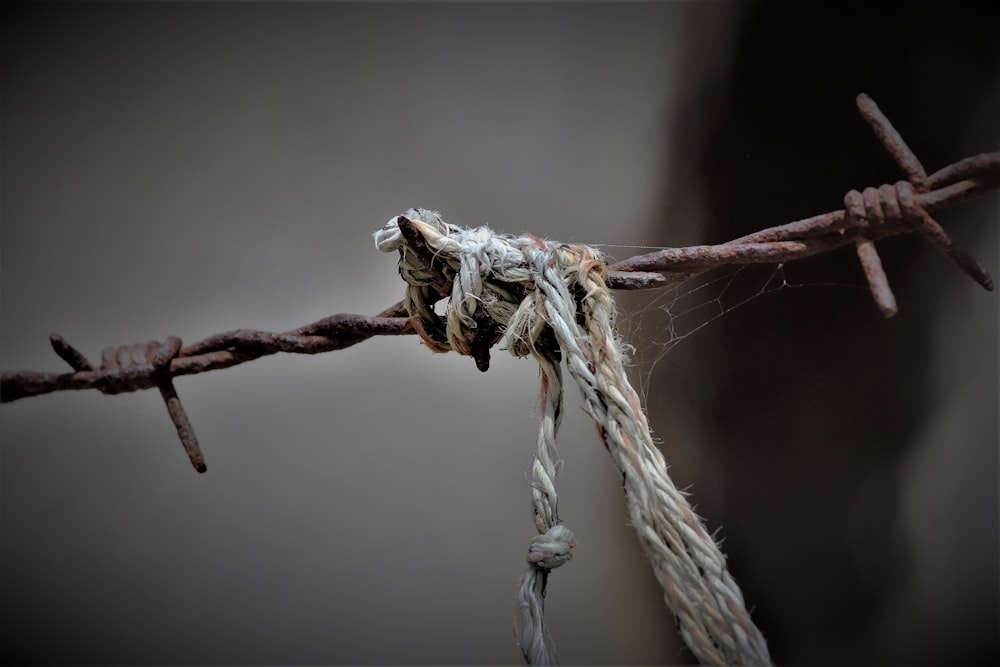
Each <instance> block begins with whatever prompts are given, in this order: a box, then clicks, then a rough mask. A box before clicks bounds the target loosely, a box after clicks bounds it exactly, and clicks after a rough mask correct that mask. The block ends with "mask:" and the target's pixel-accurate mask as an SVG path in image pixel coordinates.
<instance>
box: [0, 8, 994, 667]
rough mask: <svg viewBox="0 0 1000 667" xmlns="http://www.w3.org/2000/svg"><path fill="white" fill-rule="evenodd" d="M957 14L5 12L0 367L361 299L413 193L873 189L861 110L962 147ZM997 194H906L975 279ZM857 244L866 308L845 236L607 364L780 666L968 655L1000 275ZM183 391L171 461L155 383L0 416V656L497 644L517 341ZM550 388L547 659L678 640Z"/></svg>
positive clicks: (570, 229) (584, 235) (970, 42)
mask: <svg viewBox="0 0 1000 667" xmlns="http://www.w3.org/2000/svg"><path fill="white" fill-rule="evenodd" d="M949 7H952V6H951V5H949ZM973 7H974V5H968V6H966V5H963V4H961V3H959V4H957V5H955V6H954V9H953V10H949V11H948V12H944V11H941V12H930V11H923V10H917V9H913V10H912V11H908V12H899V11H893V10H891V9H883V10H872V9H866V10H861V9H859V8H854V7H851V6H849V5H838V6H837V8H836V10H834V9H825V10H823V11H822V12H820V13H819V14H818V15H813V14H807V13H806V12H805V11H804V10H801V9H794V8H792V7H791V6H781V5H774V4H768V5H756V4H747V5H735V4H726V3H634V4H633V3H618V4H611V3H579V4H578V3H552V4H537V5H535V4H526V3H498V4H488V3H467V4H466V3H400V4H395V3H369V4H349V3H303V4H284V3H281V4H279V3H260V4H257V3H249V4H248V3H233V4H228V3H226V4H155V5H150V4H107V5H100V4H87V3H79V4H73V5H55V4H38V3H34V4H27V5H13V6H12V5H9V4H5V5H4V9H3V19H4V20H3V27H2V28H0V30H2V68H3V69H2V76H3V79H2V85H3V89H2V147H3V155H2V158H3V160H2V228H0V234H2V236H0V269H2V275H0V278H2V282H0V298H2V302H0V306H2V319H0V335H2V348H0V368H2V369H4V370H14V369H32V370H61V365H60V364H61V362H59V361H58V360H57V359H56V358H55V356H54V355H53V354H52V352H51V351H50V349H49V347H48V344H47V341H46V337H47V336H48V335H49V334H50V333H53V332H58V333H60V334H62V335H63V336H65V337H66V338H67V339H68V340H69V341H70V342H71V343H73V344H74V345H75V346H77V347H78V348H79V349H81V350H82V351H83V352H84V353H85V354H87V355H89V356H90V357H91V359H96V358H98V356H99V353H100V350H101V349H102V348H103V347H105V346H108V345H118V344H124V343H133V342H139V341H145V340H149V339H158V340H162V339H163V338H165V337H166V336H167V335H170V334H176V335H179V336H181V337H182V338H183V339H184V340H185V341H186V342H194V341H196V340H199V339H201V338H203V337H205V336H207V335H210V334H213V333H217V332H221V331H225V330H229V329H235V328H240V327H253V328H258V329H265V330H272V331H281V330H287V329H290V328H293V327H297V326H299V325H301V324H304V323H307V322H310V321H313V320H316V319H319V318H321V317H324V316H326V315H330V314H333V313H338V312H355V313H367V314H373V313H375V312H377V311H379V310H382V309H383V308H385V307H387V306H389V305H391V304H393V303H395V302H396V301H397V300H399V299H400V298H401V295H402V293H403V283H402V282H401V281H400V280H399V279H398V276H397V275H396V267H395V257H394V256H391V255H382V254H380V253H378V252H377V251H376V250H375V248H374V244H373V242H372V239H371V234H372V232H373V231H374V230H375V229H377V228H378V227H380V226H381V225H382V224H383V223H384V222H385V220H387V219H388V218H389V217H391V216H393V215H396V214H398V213H400V212H402V211H403V210H405V209H406V208H408V207H410V206H424V207H429V208H435V209H438V210H440V211H441V212H442V214H443V215H444V217H445V219H446V220H448V221H450V222H452V223H456V224H462V225H479V224H489V225H491V226H492V227H493V228H494V229H497V230H499V231H505V232H510V233H520V232H522V231H530V232H532V233H534V234H536V235H539V236H545V237H549V238H554V239H560V240H564V241H574V242H585V243H604V244H644V243H645V244H656V245H684V244H691V243H700V242H721V241H724V240H726V239H728V238H732V237H735V236H738V235H741V234H744V233H748V232H751V231H754V230H756V229H758V228H761V227H765V226H770V225H773V224H779V223H782V222H787V221H790V220H793V219H796V218H801V217H807V216H809V215H813V214H816V213H820V212H824V211H826V210H831V209H834V208H839V207H840V205H841V203H840V200H841V198H842V196H843V193H844V192H845V191H846V190H847V189H849V188H861V187H864V186H866V185H877V184H879V183H882V182H892V181H894V180H896V179H897V178H899V177H900V175H899V172H898V170H896V168H895V167H894V165H893V164H892V163H891V161H890V160H889V159H888V158H886V157H885V156H884V155H882V154H881V152H880V150H881V149H880V148H879V147H878V145H877V143H876V142H875V140H874V138H873V137H872V135H871V132H870V131H869V130H868V128H867V127H866V126H865V125H864V123H863V122H862V121H861V120H860V118H859V117H858V115H857V113H856V111H855V110H854V106H853V97H854V95H855V94H856V93H858V92H861V91H865V92H868V93H870V94H871V95H872V96H873V97H874V98H875V99H876V101H878V102H879V103H880V104H881V105H882V107H883V109H884V110H885V111H886V113H887V114H888V115H889V117H890V118H891V119H893V120H894V121H895V122H896V124H897V126H898V127H899V129H900V130H901V131H902V132H903V134H904V136H905V137H906V138H907V140H908V141H909V142H910V144H911V146H912V147H913V148H914V149H915V150H916V151H917V153H918V155H920V156H921V157H922V159H923V160H924V162H925V165H926V166H927V167H928V169H930V170H934V169H936V168H938V167H939V166H942V165H943V164H946V163H947V162H951V161H953V160H956V159H959V158H961V157H964V156H966V155H968V154H972V153H976V152H982V151H988V150H996V149H997V147H998V143H1000V141H998V134H1000V133H998V128H997V121H996V119H997V118H998V117H1000V113H998V108H997V87H998V86H997V84H998V74H997V73H998V67H997V55H998V53H997V47H996V45H995V44H996V42H995V39H994V38H995V35H992V33H993V32H995V30H993V29H992V25H995V24H991V22H990V21H989V20H987V19H988V17H987V16H985V15H980V14H977V11H982V10H974V9H972V8H973ZM817 11H818V10H817ZM873 12H874V15H873V14H872V13H873ZM998 205H1000V204H998V198H997V196H996V195H995V194H994V195H991V196H990V197H987V198H984V199H982V200H980V201H978V202H975V203H972V204H968V205H965V206H963V207H962V208H961V209H957V210H956V211H954V212H951V213H947V214H943V215H942V216H941V217H940V219H941V221H942V222H943V223H944V224H945V226H946V227H947V228H948V229H949V230H950V231H953V232H954V234H955V237H956V239H958V240H959V242H960V243H962V244H963V245H964V246H965V247H967V248H969V249H970V250H972V251H973V252H974V253H975V254H976V255H977V256H978V257H979V258H980V259H981V260H982V261H983V262H984V264H985V265H986V266H987V268H988V269H990V270H991V271H992V272H993V273H994V275H996V274H997V237H996V229H997V225H996V223H997V222H998V220H997V218H998ZM882 246H883V248H882V254H883V260H884V261H885V263H886V266H887V270H888V272H889V276H890V281H891V282H892V284H893V286H894V288H895V289H896V295H897V298H898V299H899V302H900V308H901V312H900V314H899V315H898V316H897V317H896V318H894V319H893V320H890V321H884V320H883V319H882V318H881V317H880V315H879V314H878V312H877V310H876V309H875V307H874V305H873V304H872V303H871V301H870V299H869V298H868V297H867V295H866V293H865V291H864V289H863V284H864V282H863V277H862V276H861V272H860V269H859V268H858V267H857V264H856V262H855V261H854V260H853V257H852V253H851V252H850V251H843V252H841V253H837V254H835V255H834V256H831V257H830V258H820V259H818V260H812V261H809V262H806V263H803V264H802V266H798V265H794V266H788V267H786V268H785V270H784V272H783V273H782V274H780V277H781V278H782V279H785V280H787V281H788V282H789V283H791V284H795V285H802V286H803V287H801V288H795V289H791V288H789V289H781V290H777V291H774V292H772V293H769V294H766V295H764V296H761V297H759V298H756V299H754V300H753V301H751V302H750V303H749V304H748V305H746V306H743V307H741V308H739V309H736V310H732V311H731V312H728V313H727V314H726V315H725V316H723V317H722V318H721V319H719V320H718V321H717V322H714V323H712V324H711V325H709V326H707V327H706V328H704V329H702V330H700V331H699V332H697V334H695V335H692V336H691V337H689V338H688V339H686V340H684V341H683V342H682V343H681V344H680V345H679V346H678V347H676V348H673V349H672V350H670V352H669V353H668V354H667V355H666V356H665V357H663V358H662V359H661V360H660V361H659V363H658V364H656V366H655V368H653V369H652V370H650V367H642V366H639V367H637V368H636V369H635V373H636V377H637V378H638V379H639V380H641V381H642V382H643V383H644V384H647V385H648V390H649V399H650V403H649V413H650V418H651V421H652V424H653V427H654V429H655V430H656V432H657V435H658V436H659V437H660V438H661V439H662V440H663V441H664V444H663V448H664V452H665V454H666V456H667V459H668V461H670V462H671V464H672V475H673V477H674V479H675V481H676V482H677V484H678V486H681V487H689V490H690V491H691V492H692V494H693V500H694V502H695V503H696V504H697V509H698V510H699V512H700V513H701V514H703V515H704V516H705V517H706V519H707V521H708V524H709V527H710V528H711V529H713V530H714V529H716V528H719V527H720V526H721V532H720V533H719V535H720V537H723V538H724V539H725V542H724V549H725V550H726V551H727V553H728V554H729V558H730V564H731V567H732V569H733V572H734V574H735V576H736V578H737V580H738V581H739V582H740V583H741V584H742V585H743V588H744V593H745V595H746V598H747V601H748V604H749V605H750V607H751V608H752V609H753V610H754V618H755V619H756V620H757V621H758V623H759V624H760V625H761V627H762V629H763V631H764V633H765V635H766V636H767V637H768V639H769V641H770V644H771V649H772V654H773V656H774V657H775V659H776V660H778V661H779V662H808V663H820V662H827V663H831V664H843V663H845V662H874V663H897V662H905V663H956V662H963V663H978V662H988V663H992V662H993V661H994V660H995V659H996V658H997V657H998V644H997V629H998V615H997V605H998V599H1000V598H998V583H997V582H998V573H997V570H998V562H1000V559H998V550H997V532H998V515H997V506H998V498H997V400H998V397H997V312H998V311H997V298H996V294H995V293H992V294H991V293H985V292H983V291H981V290H980V289H979V288H978V287H976V286H975V285H973V284H972V283H971V282H970V281H968V279H966V278H964V277H963V276H962V275H960V274H959V273H958V272H957V271H955V270H954V269H953V268H952V267H951V266H949V265H948V263H947V261H946V260H944V259H943V258H941V257H940V256H939V255H938V254H937V253H935V252H934V251H933V250H932V249H930V248H928V247H925V246H924V245H922V244H921V243H920V242H919V240H918V239H905V240H904V239H900V240H896V241H890V242H885V243H883V244H882ZM606 250H607V251H608V252H609V253H610V254H612V255H615V256H618V257H624V256H627V255H629V254H632V253H634V252H639V251H638V250H634V249H628V248H620V247H619V248H616V247H608V248H606ZM767 275H768V273H767V271H766V270H765V271H764V272H763V273H762V274H759V275H758V274H749V277H750V287H751V289H754V286H755V285H756V286H757V287H759V286H760V285H762V284H763V283H762V281H763V280H765V279H766V277H767ZM741 277H744V278H745V277H746V275H741ZM754 281H756V282H754ZM649 298H650V297H634V296H627V297H624V298H623V299H622V309H623V324H624V325H625V327H626V330H627V331H628V332H629V333H630V334H631V335H632V336H633V341H634V342H635V343H636V344H637V347H639V352H640V353H641V354H640V355H639V357H640V359H641V360H644V361H646V362H648V361H649V360H651V359H652V358H653V357H655V356H656V354H657V352H658V351H661V350H662V348H661V347H659V346H658V345H657V344H656V343H655V340H656V339H658V338H659V337H660V333H659V330H658V329H657V327H659V326H663V325H664V321H663V320H662V317H661V314H662V310H660V309H659V306H660V305H664V304H669V303H670V299H671V296H670V295H667V296H665V297H663V298H662V300H661V301H660V302H658V303H655V304H651V303H650V301H649ZM705 319H707V316H706V317H705ZM640 326H641V328H640ZM176 386H177V389H178V391H179V393H180V396H181V398H182V399H183V400H184V403H185V406H186V407H187V410H188V413H189V415H190V417H191V419H192V421H193V423H194V426H195V429H196V431H197V433H198V435H199V437H200V439H201V442H202V447H203V449H204V451H205V454H206V457H207V461H208V466H209V471H208V473H206V474H205V475H198V474H196V473H195V472H194V471H193V470H192V469H191V468H190V464H189V463H188V461H187V459H186V457H185V456H184V453H183V451H182V449H181V446H180V444H179V443H178V442H177V439H176V435H175V433H174V430H173V426H172V425H171V424H170V422H169V420H168V418H167V415H166V413H165V410H164V408H163V406H162V401H161V400H160V398H159V396H158V395H157V394H155V393H150V392H143V393H140V394H136V395H123V396H115V397H107V396H103V395H100V394H98V393H96V392H75V393H62V394H55V395H50V396H45V397H40V398H34V399H27V400H22V401H18V402H15V403H13V404H9V405H4V406H2V407H0V436H2V449H0V454H2V513H3V514H2V520H3V523H2V606H3V609H2V614H3V646H4V649H3V650H4V654H5V658H8V659H10V658H14V659H15V661H16V662H32V663H52V662H58V663H69V664H84V663H91V664H98V663H100V664H110V663H130V664H148V663H177V664H193V663H200V664H218V663H253V664H303V663H312V664H345V663H348V664H350V663H354V664H442V663H452V664H453V663H475V664H511V663H513V664H516V663H518V662H519V660H520V654H519V651H518V648H517V646H516V644H515V641H514V637H513V632H512V629H511V619H512V613H513V602H514V592H515V586H516V583H517V580H518V578H519V577H520V576H521V574H522V572H523V570H524V568H525V563H524V554H525V553H526V550H527V547H528V542H529V540H530V538H531V537H532V536H533V534H534V528H533V524H532V519H531V510H530V502H529V498H530V493H529V487H528V485H527V483H526V481H525V480H526V475H527V473H528V468H529V465H530V460H531V454H532V451H533V443H534V439H535V418H536V416H537V409H536V405H535V403H534V401H535V398H536V394H537V369H536V368H535V367H534V365H533V364H532V363H531V362H530V361H527V360H515V359H512V358H509V357H508V356H507V355H506V354H504V353H497V354H495V356H494V360H493V366H492V368H491V370H490V371H489V372H488V373H487V374H480V373H479V372H478V371H476V369H475V366H474V364H473V362H472V361H471V360H469V359H465V358H460V357H457V356H456V355H434V354H431V353H430V352H428V351H427V350H426V349H425V348H423V347H422V346H421V345H420V344H419V343H418V341H417V339H416V338H415V337H404V338H391V339H390V338H385V339H375V340H371V341H368V342H366V343H363V344H361V345H359V346H357V347H354V348H351V349H349V350H346V351H341V352H335V353H330V354H326V355H321V356H317V357H296V356H292V355H280V356H274V357H269V358H266V359H263V360H259V361H256V362H252V363H250V364H246V365H244V366H240V367H236V368H232V369H228V370H225V371H222V372H215V373H208V374H204V375H200V376H195V377H185V378H180V379H178V380H177V381H176ZM569 394H570V398H571V403H570V410H569V411H568V413H567V415H568V416H567V420H566V423H565V426H564V429H563V431H562V433H561V436H560V452H561V454H562V456H563V458H564V459H565V467H564V469H563V472H562V474H561V476H560V478H559V479H558V486H559V489H560V492H561V504H560V510H561V514H562V516H563V518H564V519H565V521H566V523H567V525H568V526H570V527H571V528H572V529H573V531H574V532H575V534H576V535H577V539H578V542H579V544H580V546H579V547H578V548H577V549H576V551H575V558H574V560H573V561H572V562H571V563H569V564H568V565H566V566H565V567H563V568H561V569H560V570H558V571H556V572H555V573H554V574H553V576H552V577H551V579H550V587H549V595H548V598H547V607H546V609H547V618H548V620H549V622H550V624H551V627H552V631H553V633H554V636H555V639H556V642H557V645H558V646H559V649H560V656H561V658H562V661H563V662H564V663H567V664H654V663H656V664H663V663H678V662H688V661H690V660H691V656H690V653H688V652H686V651H684V650H683V648H682V646H681V644H680V643H679V642H678V640H677V637H676V632H675V630H674V627H673V621H672V619H671V617H670V615H669V614H668V613H667V611H666V610H665V609H664V607H663V602H662V595H661V592H660V590H659V587H658V585H657V584H656V582H655V581H654V580H653V578H652V576H651V574H650V573H649V570H648V567H647V564H646V562H645V559H644V557H643V556H642V554H641V553H640V552H639V550H638V547H637V545H636V540H635V538H634V536H633V534H632V530H631V528H630V527H628V526H627V525H626V524H625V512H624V504H623V502H622V498H621V493H620V480H619V479H618V476H617V474H616V473H615V472H614V470H613V468H612V465H611V463H610V461H609V460H608V457H607V454H606V452H604V450H603V448H602V447H601V446H600V444H599V442H598V441H597V439H596V437H595V436H594V433H593V427H592V426H591V424H590V423H589V422H588V421H587V419H586V417H585V415H584V414H583V413H582V411H581V410H579V409H578V407H577V406H578V403H577V402H576V396H575V394H574V392H573V391H572V390H571V391H570V392H569Z"/></svg>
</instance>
